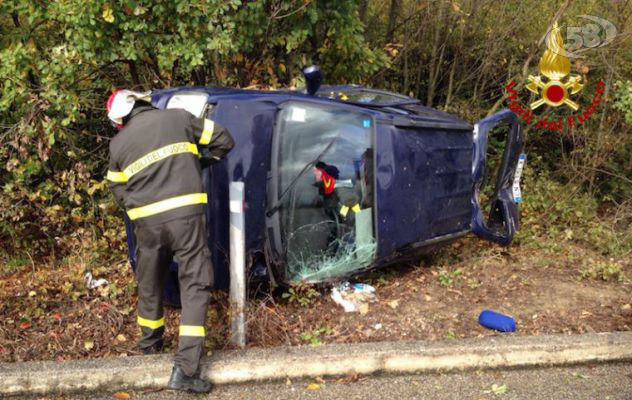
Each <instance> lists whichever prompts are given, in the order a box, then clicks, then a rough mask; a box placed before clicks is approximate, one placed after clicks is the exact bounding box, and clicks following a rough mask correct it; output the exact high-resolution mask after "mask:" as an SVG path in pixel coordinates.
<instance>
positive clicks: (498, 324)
mask: <svg viewBox="0 0 632 400" xmlns="http://www.w3.org/2000/svg"><path fill="white" fill-rule="evenodd" d="M478 322H479V323H480V324H481V325H483V326H484V327H485V328H489V329H495V330H497V331H501V332H515V331H516V321H514V319H513V318H511V317H510V316H507V315H503V314H500V313H497V312H495V311H491V310H483V312H482V313H481V315H479V316H478Z"/></svg>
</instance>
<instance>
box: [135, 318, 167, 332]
mask: <svg viewBox="0 0 632 400" xmlns="http://www.w3.org/2000/svg"><path fill="white" fill-rule="evenodd" d="M138 325H140V326H144V327H146V328H149V329H158V328H160V327H161V326H164V325H165V317H162V318H160V319H157V320H151V319H145V318H143V317H141V316H140V315H139V316H138Z"/></svg>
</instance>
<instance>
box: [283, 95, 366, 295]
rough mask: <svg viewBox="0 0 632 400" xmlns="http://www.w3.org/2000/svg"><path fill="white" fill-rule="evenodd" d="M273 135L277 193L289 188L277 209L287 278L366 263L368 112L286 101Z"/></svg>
mask: <svg viewBox="0 0 632 400" xmlns="http://www.w3.org/2000/svg"><path fill="white" fill-rule="evenodd" d="M277 135H279V141H280V148H279V165H278V167H279V168H278V170H279V174H280V176H279V193H278V194H277V196H278V197H280V196H281V195H282V194H283V193H284V192H285V191H286V190H288V188H289V191H288V193H287V195H286V196H284V198H283V199H282V203H281V207H280V208H279V212H280V219H281V233H282V237H283V240H284V249H285V259H286V261H287V268H288V270H287V271H288V275H289V277H290V280H291V281H294V282H298V281H308V282H310V281H312V282H315V281H321V280H325V279H327V278H335V277H339V276H344V275H346V274H349V273H351V272H355V271H357V270H359V269H363V268H365V267H368V266H370V265H371V263H372V261H373V258H374V255H375V248H376V244H375V238H374V231H373V147H372V137H373V120H372V118H371V116H370V115H368V114H365V113H362V112H356V111H350V110H347V109H340V108H334V107H324V106H317V105H312V104H305V103H299V102H291V103H288V104H287V105H286V106H285V107H284V108H283V109H282V110H281V111H280V112H279V115H278V120H277ZM307 165H311V166H310V167H309V170H307V171H306V170H305V167H306V166H307ZM301 171H303V173H302V174H301ZM290 185H291V186H290Z"/></svg>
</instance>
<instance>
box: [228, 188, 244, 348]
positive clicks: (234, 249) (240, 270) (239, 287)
mask: <svg viewBox="0 0 632 400" xmlns="http://www.w3.org/2000/svg"><path fill="white" fill-rule="evenodd" d="M244 194H245V192H244V183H243V182H230V184H229V196H230V305H231V323H230V327H231V335H230V341H231V343H232V344H234V345H236V346H239V347H244V346H246V314H245V310H246V231H245V214H244V200H245V199H244Z"/></svg>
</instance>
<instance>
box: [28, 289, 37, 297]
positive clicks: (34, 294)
mask: <svg viewBox="0 0 632 400" xmlns="http://www.w3.org/2000/svg"><path fill="white" fill-rule="evenodd" d="M35 296H37V292H36V291H35V290H31V291H30V292H29V297H35Z"/></svg>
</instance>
